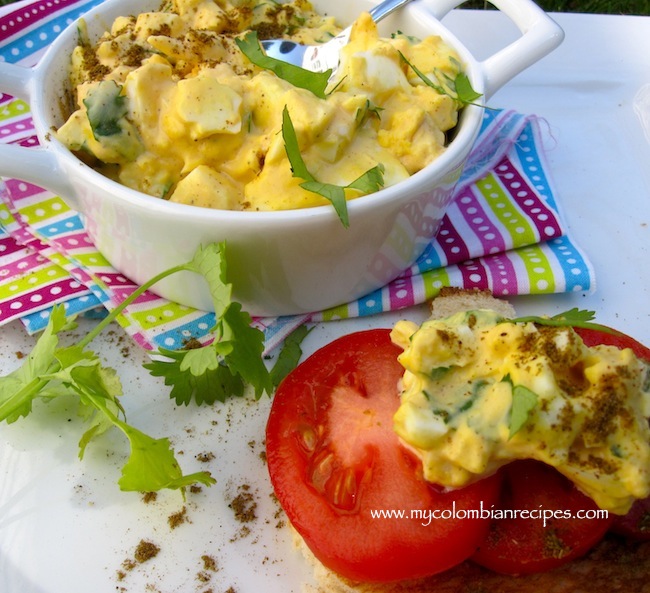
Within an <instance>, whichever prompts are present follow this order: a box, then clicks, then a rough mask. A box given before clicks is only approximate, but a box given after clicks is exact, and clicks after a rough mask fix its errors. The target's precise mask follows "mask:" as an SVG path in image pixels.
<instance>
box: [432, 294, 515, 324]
mask: <svg viewBox="0 0 650 593" xmlns="http://www.w3.org/2000/svg"><path fill="white" fill-rule="evenodd" d="M429 309H430V311H431V317H432V318H433V319H443V318H444V317H449V316H451V315H453V314H454V313H459V312H461V311H471V310H472V309H492V310H493V311H496V312H497V313H500V314H501V315H503V316H504V317H507V318H512V317H515V316H516V313H515V308H514V307H513V306H512V305H511V304H510V303H509V302H508V301H506V300H504V299H498V298H496V297H495V296H493V295H492V293H491V292H489V291H487V290H478V289H476V290H468V289H463V288H454V287H445V288H442V289H441V290H440V293H439V294H438V296H437V297H436V298H434V299H432V300H431V302H430V305H429Z"/></svg>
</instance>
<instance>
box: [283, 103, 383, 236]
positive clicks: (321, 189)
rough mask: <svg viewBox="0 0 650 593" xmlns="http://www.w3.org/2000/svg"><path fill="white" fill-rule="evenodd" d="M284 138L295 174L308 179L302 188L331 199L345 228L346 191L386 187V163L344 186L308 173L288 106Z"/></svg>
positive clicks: (348, 224) (346, 216) (285, 116)
mask: <svg viewBox="0 0 650 593" xmlns="http://www.w3.org/2000/svg"><path fill="white" fill-rule="evenodd" d="M282 138H283V140H284V148H285V151H286V153H287V158H288V159H289V163H290V165H291V170H292V172H293V176H294V177H299V178H300V179H304V180H305V181H304V182H303V183H301V184H300V187H302V188H303V189H306V190H307V191H310V192H313V193H315V194H318V195H320V196H323V197H324V198H325V199H327V200H329V201H330V202H331V203H332V206H334V210H335V211H336V213H337V215H338V217H339V220H340V221H341V223H342V224H343V226H344V227H345V228H347V227H349V226H350V219H349V216H348V203H347V199H346V197H345V190H346V189H357V190H359V191H362V192H364V193H372V192H375V191H378V190H379V189H381V188H382V187H383V186H384V166H383V165H382V164H379V165H377V166H375V167H373V168H372V169H369V170H368V171H366V172H365V173H363V174H362V175H360V176H359V177H357V179H355V180H354V181H353V182H352V183H349V184H348V185H345V186H340V185H335V184H333V183H324V182H322V181H318V180H316V179H315V178H314V176H313V175H312V174H311V173H310V172H309V169H307V165H306V164H305V161H304V160H303V158H302V155H301V154H300V146H299V145H298V137H297V136H296V130H295V128H294V127H293V122H292V121H291V116H290V115H289V110H288V109H287V107H286V105H285V107H284V109H283V111H282Z"/></svg>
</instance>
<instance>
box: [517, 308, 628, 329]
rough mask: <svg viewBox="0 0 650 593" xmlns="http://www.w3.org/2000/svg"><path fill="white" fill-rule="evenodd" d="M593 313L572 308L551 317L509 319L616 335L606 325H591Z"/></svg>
mask: <svg viewBox="0 0 650 593" xmlns="http://www.w3.org/2000/svg"><path fill="white" fill-rule="evenodd" d="M595 317H596V313H595V311H588V310H586V309H578V308H577V307H574V308H573V309H569V310H568V311H564V312H563V313H558V314H557V315H553V316H552V317H542V316H537V315H529V316H527V317H516V318H514V319H509V320H507V321H510V322H512V323H535V324H537V325H547V326H551V327H580V328H583V329H593V330H597V331H601V332H605V333H608V334H616V333H618V332H617V331H616V330H614V329H612V328H611V327H607V326H606V325H601V324H599V323H592V322H591V321H592V319H595Z"/></svg>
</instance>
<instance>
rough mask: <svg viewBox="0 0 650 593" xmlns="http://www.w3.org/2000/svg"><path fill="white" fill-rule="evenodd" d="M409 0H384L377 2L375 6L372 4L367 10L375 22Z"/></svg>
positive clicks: (409, 0)
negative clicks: (383, 0)
mask: <svg viewBox="0 0 650 593" xmlns="http://www.w3.org/2000/svg"><path fill="white" fill-rule="evenodd" d="M409 2H411V0H385V2H381V3H379V4H377V6H374V7H373V8H371V9H370V10H369V11H368V12H369V13H370V16H371V17H372V20H373V21H375V22H376V23H377V22H379V21H380V20H381V19H383V18H384V17H387V16H388V15H389V14H390V13H391V12H393V11H394V10H397V9H398V8H400V7H401V6H403V5H404V4H408V3H409Z"/></svg>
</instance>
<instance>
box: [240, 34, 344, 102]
mask: <svg viewBox="0 0 650 593" xmlns="http://www.w3.org/2000/svg"><path fill="white" fill-rule="evenodd" d="M235 42H236V43H237V45H238V46H239V49H240V50H241V51H242V53H243V54H244V55H245V56H246V57H247V58H248V59H249V60H250V61H251V62H252V63H253V64H255V65H256V66H259V67H260V68H264V69H265V70H270V71H271V72H273V73H274V74H275V75H276V76H278V77H279V78H282V79H283V80H286V81H287V82H288V83H290V84H292V85H293V86H296V87H299V88H301V89H305V90H308V91H311V92H312V93H313V94H314V95H316V96H317V97H318V98H320V99H324V98H325V97H326V94H325V89H326V88H327V84H328V82H329V78H330V76H331V74H332V70H331V69H330V70H326V71H325V72H312V71H311V70H307V69H305V68H301V67H300V66H296V65H294V64H289V63H288V62H284V61H282V60H277V59H275V58H271V57H270V56H267V55H266V54H265V53H264V50H263V49H262V46H261V45H260V43H259V40H258V38H257V32H256V31H249V32H248V33H246V35H244V37H240V38H237V39H235Z"/></svg>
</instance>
